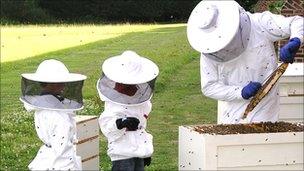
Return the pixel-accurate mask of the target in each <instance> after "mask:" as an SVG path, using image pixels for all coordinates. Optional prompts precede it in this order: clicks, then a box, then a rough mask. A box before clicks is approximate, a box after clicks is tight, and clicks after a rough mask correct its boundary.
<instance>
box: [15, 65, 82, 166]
mask: <svg viewBox="0 0 304 171" xmlns="http://www.w3.org/2000/svg"><path fill="white" fill-rule="evenodd" d="M85 79H86V76H84V75H81V74H76V73H70V72H69V70H68V69H67V68H66V66H65V65H64V64H63V63H62V62H60V61H57V60H54V59H51V60H45V61H43V62H42V63H41V64H40V65H39V66H38V68H37V70H36V72H35V73H25V74H22V79H21V90H22V96H21V98H20V100H21V101H22V102H23V103H24V107H25V108H26V109H27V110H28V111H35V128H36V132H37V134H38V137H39V138H40V140H41V141H42V143H43V145H42V146H41V147H40V149H39V151H38V153H37V155H36V157H35V158H34V159H33V161H32V162H31V163H30V164H29V166H28V168H29V169H30V170H81V169H82V168H81V158H80V157H79V156H77V155H76V149H75V145H74V143H75V142H76V139H75V138H76V136H75V131H76V122H75V119H74V116H75V111H77V110H80V109H82V108H83V102H82V87H83V83H84V80H85Z"/></svg>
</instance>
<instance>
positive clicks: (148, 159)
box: [144, 157, 152, 166]
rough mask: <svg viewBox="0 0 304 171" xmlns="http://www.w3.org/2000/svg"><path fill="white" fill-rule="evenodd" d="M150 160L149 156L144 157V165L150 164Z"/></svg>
mask: <svg viewBox="0 0 304 171" xmlns="http://www.w3.org/2000/svg"><path fill="white" fill-rule="evenodd" d="M151 160H152V158H151V157H147V158H144V166H150V164H151Z"/></svg>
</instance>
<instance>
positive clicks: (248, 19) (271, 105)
mask: <svg viewBox="0 0 304 171" xmlns="http://www.w3.org/2000/svg"><path fill="white" fill-rule="evenodd" d="M187 36H188V40H189V43H190V45H191V46H192V47H193V48H194V49H195V50H197V51H198V52H200V53H201V58H200V59H201V61H200V71H201V88H202V92H203V94H204V95H205V96H208V97H211V98H213V99H217V100H221V101H225V105H223V106H224V108H223V109H221V110H222V111H223V112H222V113H221V114H220V117H221V118H222V120H221V121H220V123H230V124H233V123H239V122H240V118H241V117H242V115H243V113H244V111H245V108H246V106H247V105H248V103H249V101H250V98H251V97H252V96H254V95H255V94H256V92H257V91H258V89H259V88H260V87H261V84H262V83H263V82H264V81H265V80H266V79H267V77H268V76H269V75H270V74H271V73H272V72H273V71H274V70H275V69H276V68H277V60H276V53H275V48H274V45H273V43H274V42H275V41H278V40H282V39H285V38H288V37H289V38H290V39H289V42H288V43H287V44H285V45H284V46H283V47H282V48H281V49H280V60H281V61H282V62H286V63H292V62H293V61H294V56H295V54H296V52H297V50H298V49H299V47H300V46H301V43H303V17H299V16H294V17H284V16H282V15H275V14H272V13H270V12H268V11H266V12H263V13H255V14H251V13H249V12H246V11H245V10H244V9H243V8H242V7H241V6H240V5H239V4H238V3H237V2H235V1H201V2H200V3H199V4H198V5H197V6H196V7H195V8H194V10H193V11H192V13H191V15H190V17H189V20H188V25H187ZM278 100H279V98H278V87H277V86H275V87H274V88H273V89H272V90H271V91H270V92H269V94H268V95H267V96H266V97H265V98H264V99H263V100H262V101H261V102H260V104H258V106H256V108H255V109H254V110H253V111H252V112H251V113H250V114H249V115H248V117H247V122H260V121H272V122H274V121H277V120H278V110H279V101H278Z"/></svg>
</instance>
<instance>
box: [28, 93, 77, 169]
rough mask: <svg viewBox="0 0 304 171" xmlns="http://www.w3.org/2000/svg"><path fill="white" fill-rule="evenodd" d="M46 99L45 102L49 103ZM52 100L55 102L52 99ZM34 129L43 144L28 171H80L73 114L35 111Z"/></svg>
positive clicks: (57, 111) (30, 107) (56, 111)
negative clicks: (69, 170)
mask: <svg viewBox="0 0 304 171" xmlns="http://www.w3.org/2000/svg"><path fill="white" fill-rule="evenodd" d="M46 98H48V97H46ZM50 100H51V98H48V99H47V100H44V101H43V102H45V101H50ZM54 100H57V99H56V98H54ZM25 108H26V109H31V110H35V129H36V132H37V135H38V137H39V138H40V140H41V141H42V142H43V143H44V145H42V146H41V147H40V149H39V151H38V153H37V155H36V157H35V158H34V160H33V161H32V162H31V163H30V164H29V166H28V168H29V169H30V170H68V169H71V170H81V158H80V157H79V156H77V155H76V147H75V145H74V142H76V136H75V128H76V122H75V119H74V116H75V114H74V112H63V111H59V110H41V109H37V108H36V109H35V108H34V107H32V106H29V105H28V104H25Z"/></svg>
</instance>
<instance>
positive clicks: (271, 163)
mask: <svg viewBox="0 0 304 171" xmlns="http://www.w3.org/2000/svg"><path fill="white" fill-rule="evenodd" d="M178 148H179V161H178V162H179V164H178V168H179V170H303V167H304V166H303V132H284V133H258V134H257V133H256V134H229V135H211V134H200V133H198V132H196V131H194V130H193V127H191V126H180V127H179V147H178Z"/></svg>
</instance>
